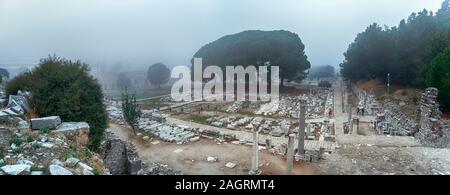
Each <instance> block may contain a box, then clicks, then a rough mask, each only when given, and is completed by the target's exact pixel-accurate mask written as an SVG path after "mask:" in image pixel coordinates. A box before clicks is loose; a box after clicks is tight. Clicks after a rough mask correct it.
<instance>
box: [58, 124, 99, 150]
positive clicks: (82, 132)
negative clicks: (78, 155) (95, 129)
mask: <svg viewBox="0 0 450 195" xmlns="http://www.w3.org/2000/svg"><path fill="white" fill-rule="evenodd" d="M89 128H90V127H89V124H87V123H86V122H65V123H61V125H59V126H58V127H57V129H56V130H55V131H56V132H61V133H63V134H64V135H65V136H66V137H67V139H68V140H70V141H71V142H73V143H75V144H78V145H80V146H86V145H87V144H88V143H89Z"/></svg>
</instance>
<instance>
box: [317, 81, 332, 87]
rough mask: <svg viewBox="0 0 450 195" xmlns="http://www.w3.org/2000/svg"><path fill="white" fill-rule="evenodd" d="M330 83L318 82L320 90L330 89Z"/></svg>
mask: <svg viewBox="0 0 450 195" xmlns="http://www.w3.org/2000/svg"><path fill="white" fill-rule="evenodd" d="M331 86H332V85H331V83H330V82H329V81H320V82H319V87H322V88H331Z"/></svg>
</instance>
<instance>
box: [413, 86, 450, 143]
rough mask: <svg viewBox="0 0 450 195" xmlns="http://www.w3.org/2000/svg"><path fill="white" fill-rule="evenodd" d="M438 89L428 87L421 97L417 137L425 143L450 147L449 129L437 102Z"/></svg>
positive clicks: (418, 110)
mask: <svg viewBox="0 0 450 195" xmlns="http://www.w3.org/2000/svg"><path fill="white" fill-rule="evenodd" d="M438 93H439V91H438V89H436V88H427V89H426V90H425V92H424V93H423V94H422V97H421V99H420V102H419V105H418V109H417V116H418V120H419V125H418V132H417V133H416V135H415V137H416V138H417V139H419V140H420V141H421V142H422V143H423V144H424V145H427V146H432V147H449V146H450V145H449V142H450V137H449V133H448V131H449V129H448V127H447V128H445V126H444V122H443V120H442V118H441V115H442V112H441V111H440V110H439V103H438V102H437V96H438Z"/></svg>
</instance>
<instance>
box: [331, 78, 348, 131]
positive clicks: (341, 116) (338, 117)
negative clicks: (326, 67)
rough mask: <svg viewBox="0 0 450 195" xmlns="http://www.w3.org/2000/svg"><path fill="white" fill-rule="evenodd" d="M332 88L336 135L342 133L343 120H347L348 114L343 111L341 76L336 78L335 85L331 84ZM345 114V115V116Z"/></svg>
mask: <svg viewBox="0 0 450 195" xmlns="http://www.w3.org/2000/svg"><path fill="white" fill-rule="evenodd" d="M333 90H334V119H335V120H334V129H335V134H336V136H338V135H343V134H344V121H346V120H348V116H347V114H346V113H344V112H343V111H344V110H343V109H344V106H345V105H343V103H344V101H343V96H344V94H343V92H344V89H343V84H342V80H341V78H338V79H337V80H336V83H335V85H334V86H333ZM346 116H347V117H346Z"/></svg>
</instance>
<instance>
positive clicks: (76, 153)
mask: <svg viewBox="0 0 450 195" xmlns="http://www.w3.org/2000/svg"><path fill="white" fill-rule="evenodd" d="M92 156H93V154H92V152H91V151H90V150H89V149H87V148H76V147H74V146H70V148H69V149H67V150H66V151H64V154H63V157H64V160H67V159H68V158H77V159H80V160H83V159H89V158H92Z"/></svg>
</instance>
